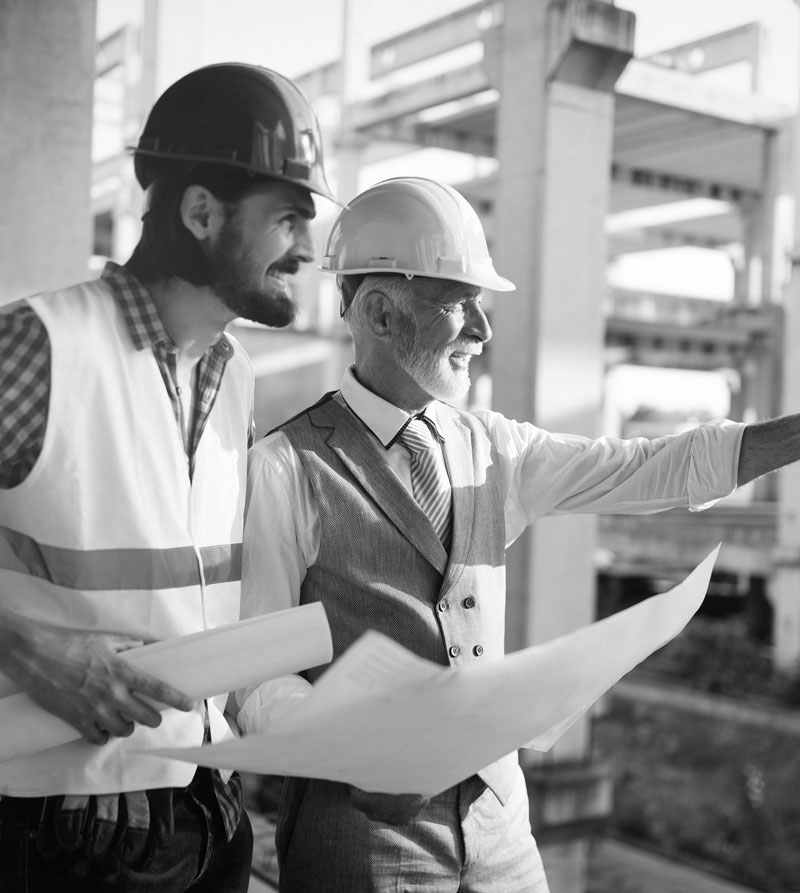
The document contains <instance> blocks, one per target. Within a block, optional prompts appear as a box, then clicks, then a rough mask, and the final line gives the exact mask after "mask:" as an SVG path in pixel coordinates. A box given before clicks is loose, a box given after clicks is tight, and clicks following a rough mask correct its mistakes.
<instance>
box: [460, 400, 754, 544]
mask: <svg viewBox="0 0 800 893" xmlns="http://www.w3.org/2000/svg"><path fill="white" fill-rule="evenodd" d="M476 415H479V416H480V418H481V419H482V421H483V422H484V424H485V425H486V427H487V430H488V431H489V434H490V437H491V438H492V440H493V442H494V444H495V446H496V448H497V450H498V454H499V461H500V464H501V468H502V471H503V476H504V480H505V484H506V487H507V491H506V493H507V496H506V507H505V515H506V518H505V520H506V531H507V541H508V543H511V542H513V541H514V540H515V539H516V538H517V537H518V536H519V535H520V533H522V531H523V530H524V529H525V527H527V526H528V525H529V524H531V523H533V522H534V521H535V520H536V519H537V518H540V517H542V516H544V515H548V514H565V513H570V512H572V513H575V512H589V513H593V514H613V513H620V514H623V513H624V514H646V513H648V512H658V511H664V510H665V509H669V508H676V507H684V508H688V509H689V510H690V511H701V510H702V509H705V508H708V507H709V506H710V505H713V504H714V502H716V501H717V500H718V499H721V498H722V497H724V496H727V495H729V494H730V493H732V492H733V491H734V490H735V489H736V480H737V471H738V464H739V449H740V446H741V440H742V432H743V431H744V428H745V426H744V425H743V424H740V423H737V422H731V421H728V420H723V421H720V422H713V423H708V424H703V425H700V426H698V427H697V428H694V429H692V430H690V431H686V432H684V433H682V434H676V435H670V436H667V437H660V438H656V439H653V440H647V439H644V438H633V439H630V440H622V439H618V438H609V437H602V438H599V439H597V440H592V439H589V438H586V437H581V436H578V435H573V434H553V433H550V432H547V431H543V430H542V429H540V428H537V427H536V426H535V425H531V424H529V423H521V422H515V421H513V420H510V419H506V418H505V417H503V416H501V415H499V414H498V413H491V412H481V413H476Z"/></svg>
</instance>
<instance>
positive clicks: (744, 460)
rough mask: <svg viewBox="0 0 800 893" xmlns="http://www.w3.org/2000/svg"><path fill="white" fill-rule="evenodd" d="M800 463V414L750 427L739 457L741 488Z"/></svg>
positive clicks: (746, 431) (746, 432)
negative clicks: (799, 460)
mask: <svg viewBox="0 0 800 893" xmlns="http://www.w3.org/2000/svg"><path fill="white" fill-rule="evenodd" d="M798 459H800V413H798V414H795V415H786V416H781V417H780V418H778V419H770V420H769V421H766V422H756V423H755V424H752V425H748V426H747V427H746V428H745V429H744V434H743V435H742V446H741V450H740V453H739V474H738V485H739V486H740V487H741V486H742V484H747V483H749V482H750V481H752V480H755V479H756V478H758V477H761V476H762V475H765V474H768V473H769V472H770V471H775V470H776V469H778V468H782V467H783V466H784V465H789V464H790V463H792V462H797V460H798Z"/></svg>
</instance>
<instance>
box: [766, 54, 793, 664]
mask: <svg viewBox="0 0 800 893" xmlns="http://www.w3.org/2000/svg"><path fill="white" fill-rule="evenodd" d="M797 74H798V75H800V72H797ZM791 158H792V163H791V174H792V179H793V194H794V197H795V227H794V231H795V238H794V247H793V250H792V253H791V258H792V266H791V275H790V278H789V281H788V284H787V285H786V288H785V290H784V295H783V314H784V316H783V369H782V372H783V375H782V385H783V387H782V404H781V409H782V412H784V413H795V412H798V410H800V347H798V345H800V240H798V238H797V234H798V233H800V201H798V199H800V115H798V116H797V117H796V118H795V121H794V128H793V132H792V150H791ZM776 477H777V487H776V490H777V494H778V548H777V549H776V552H775V554H774V555H773V562H772V573H771V575H770V579H769V588H768V596H769V599H770V601H771V602H772V607H773V642H774V645H775V662H776V664H777V666H778V667H780V668H782V669H787V670H791V669H795V668H796V667H797V664H798V661H800V464H797V463H796V464H794V465H789V466H787V467H786V468H783V469H781V470H780V471H779V472H778V473H777V475H776Z"/></svg>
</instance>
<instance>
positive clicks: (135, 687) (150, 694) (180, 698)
mask: <svg viewBox="0 0 800 893" xmlns="http://www.w3.org/2000/svg"><path fill="white" fill-rule="evenodd" d="M120 663H124V661H120ZM126 666H127V668H128V672H126V673H124V674H122V676H121V678H122V679H123V681H125V683H126V684H127V686H128V688H129V689H130V691H131V692H133V693H134V694H135V695H136V697H137V698H139V700H140V701H148V702H149V701H156V702H157V703H158V704H159V705H163V706H166V707H175V708H176V709H178V710H183V711H184V712H188V711H189V710H191V709H192V707H193V706H194V702H193V701H192V699H191V698H190V697H189V696H188V695H187V694H184V693H183V692H182V691H179V690H178V689H177V688H173V687H172V686H171V685H169V684H168V683H166V682H163V681H162V680H161V679H157V678H156V677H155V676H151V675H150V674H149V673H144V672H143V671H141V670H137V669H136V668H135V667H132V666H131V665H130V664H127V665H126Z"/></svg>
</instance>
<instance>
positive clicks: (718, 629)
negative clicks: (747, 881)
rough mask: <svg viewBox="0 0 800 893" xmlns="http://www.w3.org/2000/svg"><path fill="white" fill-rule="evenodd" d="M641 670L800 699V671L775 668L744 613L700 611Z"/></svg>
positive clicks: (788, 701)
mask: <svg viewBox="0 0 800 893" xmlns="http://www.w3.org/2000/svg"><path fill="white" fill-rule="evenodd" d="M641 670H642V671H645V672H650V673H657V674H659V675H660V676H664V677H667V678H668V679H672V680H675V681H679V682H681V683H683V684H685V685H688V686H689V687H691V688H694V689H698V690H699V691H706V692H712V693H715V694H724V695H729V696H731V697H742V696H744V697H752V696H755V697H759V698H772V699H775V700H777V701H779V702H781V703H782V705H783V706H788V705H800V672H797V671H795V672H793V673H779V672H776V671H775V670H773V662H772V655H771V653H770V649H769V648H768V647H765V646H764V645H761V644H759V643H757V642H754V641H753V640H752V638H751V637H750V636H749V635H748V632H747V627H746V624H745V623H744V621H743V620H740V619H738V618H732V619H721V618H708V617H695V618H694V619H693V620H692V621H691V622H690V623H689V625H688V626H687V627H686V629H685V630H684V631H683V632H682V633H681V634H680V635H679V636H678V637H677V638H676V639H673V641H672V642H669V643H668V644H667V645H665V646H664V647H663V648H662V649H660V650H659V651H657V652H656V653H655V654H654V655H652V656H651V657H649V658H648V659H647V660H646V661H644V663H642V664H641ZM798 889H800V882H799V883H798Z"/></svg>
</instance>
